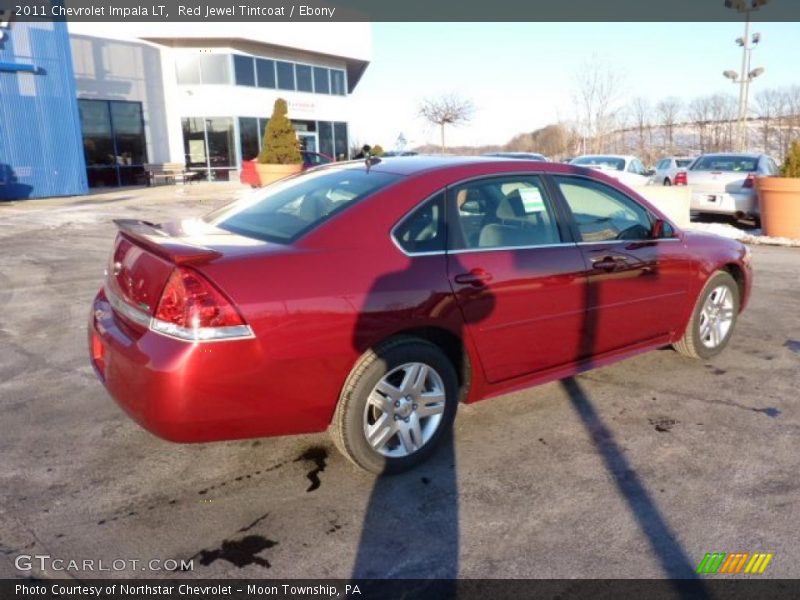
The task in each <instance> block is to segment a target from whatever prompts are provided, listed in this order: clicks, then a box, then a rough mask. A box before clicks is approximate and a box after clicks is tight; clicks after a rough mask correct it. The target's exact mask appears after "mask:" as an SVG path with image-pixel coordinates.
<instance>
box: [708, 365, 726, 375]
mask: <svg viewBox="0 0 800 600" xmlns="http://www.w3.org/2000/svg"><path fill="white" fill-rule="evenodd" d="M705 367H706V369H709V370H710V371H711V373H712V374H713V375H725V373H727V372H728V371H726V370H725V369H720V368H719V367H715V366H714V365H705Z"/></svg>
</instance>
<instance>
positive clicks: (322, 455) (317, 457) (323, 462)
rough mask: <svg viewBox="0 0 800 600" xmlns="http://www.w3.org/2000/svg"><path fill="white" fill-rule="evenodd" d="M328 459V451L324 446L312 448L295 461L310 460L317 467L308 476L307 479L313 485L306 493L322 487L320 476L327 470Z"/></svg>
mask: <svg viewBox="0 0 800 600" xmlns="http://www.w3.org/2000/svg"><path fill="white" fill-rule="evenodd" d="M327 459H328V451H327V450H326V449H325V448H323V447H322V446H312V447H311V448H309V449H308V450H306V451H305V452H303V453H302V454H301V455H300V456H299V457H298V458H296V459H295V460H294V462H300V461H303V460H308V461H311V462H313V463H314V465H315V468H313V469H311V470H310V471H309V472H308V473H307V474H306V478H307V479H308V480H309V481H310V482H311V485H310V486H308V489H307V490H306V492H313V491H314V490H316V489H318V488H319V486H320V485H321V482H320V480H319V474H320V473H322V472H323V471H324V470H325V467H326V466H327Z"/></svg>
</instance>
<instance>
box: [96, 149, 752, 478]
mask: <svg viewBox="0 0 800 600" xmlns="http://www.w3.org/2000/svg"><path fill="white" fill-rule="evenodd" d="M118 225H119V233H118V235H117V239H116V242H115V245H114V249H113V251H112V254H111V257H110V260H109V264H108V276H107V280H106V282H105V285H104V286H103V288H102V289H101V290H100V292H99V293H98V294H97V297H96V298H95V300H94V304H93V307H92V311H91V317H90V322H89V346H90V353H91V362H92V364H93V366H94V368H95V371H96V373H97V375H98V377H99V378H100V380H101V381H102V382H103V383H104V384H105V386H106V388H107V389H108V391H109V392H110V393H111V395H112V396H113V397H114V398H115V399H116V400H117V402H118V403H119V404H120V405H121V406H122V407H123V408H124V409H125V410H126V411H127V412H128V414H129V415H130V416H131V417H132V418H133V419H135V420H136V421H138V422H139V423H140V424H141V425H142V426H144V427H146V428H147V429H149V430H150V431H152V432H154V433H156V434H158V435H160V436H162V437H164V438H166V439H169V440H173V441H179V442H201V441H211V440H227V439H236V438H249V437H263V436H274V435H284V434H298V433H306V432H315V431H323V430H325V429H330V431H331V434H332V436H333V439H334V441H335V443H336V444H337V446H338V447H339V448H340V449H341V451H342V452H343V453H344V454H345V455H346V456H347V457H348V458H350V459H351V460H352V461H353V462H354V463H355V464H357V465H359V466H361V467H363V468H365V469H368V470H370V471H374V472H395V471H400V470H403V469H406V468H409V467H411V466H413V465H415V464H417V463H419V462H420V461H422V460H424V459H425V458H426V457H427V456H428V455H430V453H431V452H432V451H433V450H434V448H435V447H436V445H437V443H438V442H439V440H440V439H441V437H442V436H443V435H444V434H445V433H446V432H447V430H448V429H449V428H450V427H451V425H452V422H453V419H454V417H455V413H456V408H457V406H458V404H459V403H460V402H467V403H469V402H475V401H477V400H481V399H484V398H488V397H490V396H497V395H499V394H502V393H505V392H508V391H511V390H518V389H521V388H524V387H527V386H531V385H535V384H539V383H543V382H547V381H552V380H555V379H560V378H564V377H569V376H572V375H574V374H576V373H579V372H581V371H584V370H586V369H590V368H593V367H596V366H602V365H606V364H608V363H611V362H614V361H617V360H620V359H623V358H626V357H629V356H632V355H634V354H637V353H640V352H644V351H647V350H652V349H655V348H659V347H662V346H664V345H665V344H672V345H673V346H674V347H675V348H676V349H677V350H678V351H679V352H681V353H683V354H686V355H688V356H693V357H697V358H702V359H706V358H709V357H711V356H713V355H715V354H717V353H718V352H720V351H721V350H722V349H723V348H724V347H725V345H726V344H727V343H728V341H729V340H730V338H731V334H732V332H733V329H734V325H735V323H736V319H737V316H738V314H739V312H740V311H741V310H742V309H743V308H744V306H745V304H746V303H747V299H748V296H749V292H750V281H751V270H750V255H749V252H748V250H747V249H746V247H745V246H744V245H743V244H741V243H740V242H738V241H734V240H729V239H724V238H721V237H717V236H714V235H710V234H704V233H699V232H691V231H681V230H680V229H679V228H678V227H676V226H675V225H674V224H673V223H671V222H670V221H669V220H668V219H667V218H666V217H665V216H664V215H663V214H661V213H660V212H659V211H658V210H657V209H656V208H654V207H653V206H651V205H650V204H648V202H647V201H646V200H644V199H643V198H642V197H641V196H639V195H638V194H636V193H635V192H634V191H632V190H631V189H629V188H627V187H625V186H624V185H622V184H620V183H619V182H618V181H616V180H614V179H612V178H610V177H608V176H606V175H605V174H603V173H602V172H600V171H596V170H593V169H583V168H580V167H574V166H571V165H562V164H554V163H542V162H533V161H518V160H508V161H499V160H489V159H482V158H453V157H449V158H448V157H407V158H402V159H400V158H394V159H384V160H381V159H374V160H372V161H369V163H368V164H367V163H366V162H347V163H338V164H334V165H329V166H326V167H321V168H319V169H314V170H312V171H308V172H306V173H304V174H300V175H297V176H294V177H292V178H288V179H285V180H283V181H280V182H278V183H275V184H273V185H271V186H269V187H266V188H263V189H260V190H257V191H255V192H253V194H252V195H251V196H250V197H248V198H245V199H242V200H240V201H237V202H235V203H233V204H231V205H228V206H225V207H223V208H221V209H219V210H216V211H214V212H212V213H211V214H209V215H207V216H206V217H204V218H203V219H191V220H185V221H179V222H171V223H164V224H162V225H153V224H150V223H147V222H144V221H119V222H118Z"/></svg>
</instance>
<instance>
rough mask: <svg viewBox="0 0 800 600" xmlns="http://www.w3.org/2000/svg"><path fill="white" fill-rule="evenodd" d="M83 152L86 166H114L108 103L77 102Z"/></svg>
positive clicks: (93, 101)
mask: <svg viewBox="0 0 800 600" xmlns="http://www.w3.org/2000/svg"><path fill="white" fill-rule="evenodd" d="M78 105H79V107H80V113H81V130H82V131H83V151H84V155H85V157H86V165H87V166H89V167H96V166H99V165H113V164H114V155H115V153H114V140H113V138H112V135H111V114H110V109H109V106H108V102H104V101H101V102H98V101H95V100H79V101H78Z"/></svg>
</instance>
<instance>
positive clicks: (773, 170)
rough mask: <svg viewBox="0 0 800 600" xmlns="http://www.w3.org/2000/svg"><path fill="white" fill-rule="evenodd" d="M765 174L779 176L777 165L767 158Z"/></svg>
mask: <svg viewBox="0 0 800 600" xmlns="http://www.w3.org/2000/svg"><path fill="white" fill-rule="evenodd" d="M767 172H768V173H769V174H770V175H778V174H780V168H779V167H778V165H777V163H776V162H775V161H774V160H773V159H772V158H767Z"/></svg>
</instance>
